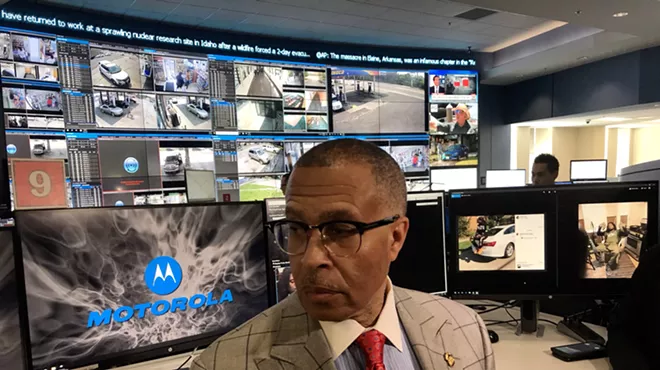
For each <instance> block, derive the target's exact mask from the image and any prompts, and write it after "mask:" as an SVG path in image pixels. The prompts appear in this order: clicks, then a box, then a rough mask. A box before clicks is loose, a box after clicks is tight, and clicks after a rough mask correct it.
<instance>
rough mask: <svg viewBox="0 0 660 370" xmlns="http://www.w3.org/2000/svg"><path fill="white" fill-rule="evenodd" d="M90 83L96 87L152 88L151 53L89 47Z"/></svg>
mask: <svg viewBox="0 0 660 370" xmlns="http://www.w3.org/2000/svg"><path fill="white" fill-rule="evenodd" d="M89 55H90V68H91V70H92V84H93V85H94V86H98V87H116V88H122V89H135V90H153V83H154V82H153V78H152V76H151V73H149V74H148V75H146V74H145V73H144V72H145V70H147V69H148V70H150V69H151V65H152V64H153V62H152V60H151V55H147V54H138V53H132V52H129V51H128V50H119V49H118V50H112V49H109V48H99V47H91V48H90V49H89Z"/></svg>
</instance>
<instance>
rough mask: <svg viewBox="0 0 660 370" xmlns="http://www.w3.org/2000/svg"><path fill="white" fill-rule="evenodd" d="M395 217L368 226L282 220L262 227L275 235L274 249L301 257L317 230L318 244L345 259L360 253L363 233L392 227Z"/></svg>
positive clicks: (367, 224) (397, 217) (354, 223)
mask: <svg viewBox="0 0 660 370" xmlns="http://www.w3.org/2000/svg"><path fill="white" fill-rule="evenodd" d="M399 218H400V216H399V215H394V216H391V217H387V218H384V219H382V220H379V221H375V222H371V223H364V222H358V221H328V222H324V223H321V224H318V225H308V224H306V223H304V222H300V221H291V220H286V219H284V220H278V221H271V222H268V223H267V224H266V226H268V229H270V231H271V232H272V233H273V235H274V236H275V242H276V243H277V246H278V247H280V249H281V250H282V251H283V252H284V253H286V254H288V255H290V256H298V255H301V254H304V253H305V251H306V250H307V246H308V245H309V238H310V237H311V232H312V231H313V230H314V229H318V230H319V232H320V233H321V242H322V244H323V246H324V247H325V249H326V250H327V251H328V252H330V253H331V254H333V255H335V256H338V257H348V256H350V255H353V254H356V253H357V252H358V251H359V250H360V247H361V246H362V235H363V234H364V233H365V232H367V231H369V230H372V229H376V228H379V227H382V226H386V225H390V224H393V223H394V222H395V221H396V220H398V219H399Z"/></svg>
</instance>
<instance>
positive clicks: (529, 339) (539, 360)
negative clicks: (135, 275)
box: [116, 301, 611, 370]
mask: <svg viewBox="0 0 660 370" xmlns="http://www.w3.org/2000/svg"><path fill="white" fill-rule="evenodd" d="M463 303H467V302H463ZM469 303H476V302H473V301H471V302H469ZM509 312H511V313H512V314H513V315H514V317H516V318H519V316H520V313H519V311H518V309H517V308H510V309H509ZM482 318H483V319H484V320H495V321H506V320H510V319H511V318H510V317H509V315H508V314H507V313H506V311H505V310H504V309H500V310H497V311H493V312H489V313H486V314H484V315H482ZM541 318H543V319H546V320H550V321H553V322H559V321H560V320H561V318H560V317H557V316H552V315H546V314H541ZM539 325H542V326H544V328H545V329H544V334H543V337H541V338H538V337H537V336H536V334H522V335H520V336H517V335H516V328H515V327H513V326H511V325H509V324H499V325H490V326H488V329H491V330H494V331H495V332H496V333H497V334H498V335H499V337H500V341H499V342H498V343H495V344H493V350H494V351H495V363H496V366H497V369H498V370H530V369H531V370H557V369H560V370H563V369H566V370H609V369H611V366H610V363H609V361H608V360H607V359H599V360H585V361H578V362H564V361H561V360H559V359H557V358H555V357H554V356H552V353H551V352H550V347H555V346H561V345H565V344H572V343H577V341H576V340H574V339H572V338H570V337H568V336H566V335H564V334H562V333H560V332H559V331H557V329H556V327H555V326H554V325H552V324H550V323H547V322H539ZM589 326H590V327H591V328H592V329H593V330H594V331H595V332H596V333H598V334H600V335H602V336H603V337H605V338H607V330H606V329H605V328H604V327H601V326H595V325H589ZM189 355H190V354H189V353H186V354H182V355H177V356H172V357H168V358H164V359H160V360H155V361H150V362H145V363H141V364H135V365H130V366H125V367H121V368H117V369H116V370H175V369H176V368H178V367H179V365H181V364H182V363H183V362H184V361H185V360H186V358H187V357H188V356H189ZM188 366H190V362H189V363H188V364H186V367H188Z"/></svg>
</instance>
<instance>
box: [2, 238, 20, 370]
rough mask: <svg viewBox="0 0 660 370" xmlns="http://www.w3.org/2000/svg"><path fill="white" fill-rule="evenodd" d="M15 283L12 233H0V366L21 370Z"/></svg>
mask: <svg viewBox="0 0 660 370" xmlns="http://www.w3.org/2000/svg"><path fill="white" fill-rule="evenodd" d="M16 282H17V279H16V270H15V269H14V242H13V239H12V232H11V231H10V230H6V231H0V297H1V298H2V305H0V364H2V367H3V368H4V369H16V370H21V369H23V368H24V367H23V358H22V357H23V356H22V352H23V350H22V348H21V328H20V325H19V321H18V287H17V285H16Z"/></svg>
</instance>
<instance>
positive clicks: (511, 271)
mask: <svg viewBox="0 0 660 370" xmlns="http://www.w3.org/2000/svg"><path fill="white" fill-rule="evenodd" d="M555 199H556V195H555V192H554V191H552V190H544V189H532V188H517V189H481V190H467V191H457V192H452V193H450V195H449V225H450V226H449V227H450V230H448V235H449V236H448V238H447V255H448V264H447V268H448V278H449V287H451V291H452V294H454V295H456V296H476V295H480V296H508V297H517V296H543V295H547V294H552V293H553V292H554V291H555V289H556V283H555V277H556V270H555V264H556V259H555V258H554V255H555V250H556V200H555Z"/></svg>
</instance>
